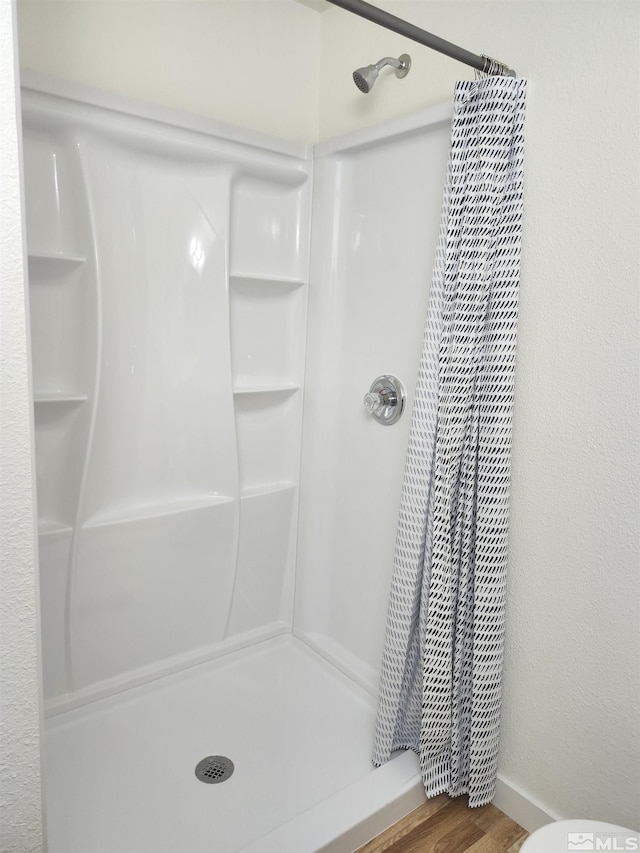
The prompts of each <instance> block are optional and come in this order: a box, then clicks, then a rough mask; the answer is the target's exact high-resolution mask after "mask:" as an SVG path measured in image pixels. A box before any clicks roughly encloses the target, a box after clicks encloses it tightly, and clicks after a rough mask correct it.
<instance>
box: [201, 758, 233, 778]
mask: <svg viewBox="0 0 640 853" xmlns="http://www.w3.org/2000/svg"><path fill="white" fill-rule="evenodd" d="M232 773H233V761H232V760H231V759H230V758H227V757H226V755H208V756H207V757H206V758H203V759H202V761H199V762H198V764H197V765H196V776H197V777H198V779H199V780H200V781H201V782H206V783H207V784H208V785H215V784H216V783H217V782H226V781H227V779H228V778H229V776H231V774H232Z"/></svg>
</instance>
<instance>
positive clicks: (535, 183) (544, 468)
mask: <svg viewBox="0 0 640 853" xmlns="http://www.w3.org/2000/svg"><path fill="white" fill-rule="evenodd" d="M379 5H383V6H385V7H386V8H388V9H389V10H390V11H392V12H394V13H395V14H398V15H401V16H404V17H406V18H407V19H408V20H411V21H413V22H414V23H416V24H418V25H420V26H423V27H424V28H425V29H428V30H431V31H432V32H434V33H437V34H438V35H440V36H442V37H444V38H448V39H450V40H452V41H456V42H458V43H459V44H461V45H463V46H465V47H467V48H468V49H469V50H472V51H476V52H478V53H482V52H486V53H491V54H494V55H495V56H496V57H498V58H500V59H502V60H503V61H505V62H508V63H511V64H512V65H514V66H515V67H516V69H517V70H518V72H519V74H521V75H522V76H526V77H528V78H529V80H530V84H529V96H528V110H527V128H526V155H525V164H526V174H527V182H526V187H525V193H526V194H525V229H524V245H523V259H522V290H521V294H522V295H521V322H520V335H519V354H518V366H517V377H516V407H515V427H514V447H513V487H512V529H511V545H510V563H511V565H510V589H509V607H508V614H507V632H508V635H507V649H506V671H505V688H504V715H503V738H502V751H501V760H500V766H501V773H502V775H503V776H504V777H505V778H506V779H507V780H509V781H510V782H512V783H515V784H516V785H517V786H518V787H519V788H521V789H522V790H523V791H524V792H525V793H526V794H527V795H528V796H530V797H532V798H533V799H536V800H538V801H540V802H541V803H542V804H544V805H545V806H546V807H547V808H548V809H549V810H551V811H552V812H556V813H558V814H559V815H561V816H576V817H580V816H591V817H593V818H600V819H606V820H611V821H615V822H620V823H623V824H627V825H630V826H637V825H638V824H640V815H639V799H640V792H639V774H638V767H639V766H640V721H639V717H638V709H639V705H640V703H639V698H640V697H639V692H640V691H639V683H638V678H639V675H638V674H639V671H640V666H639V661H638V604H639V601H640V591H639V586H638V584H639V579H638V550H639V549H638V519H639V513H638V423H639V417H638V415H639V412H638V332H639V325H638V281H639V275H638V272H639V270H638V239H639V235H640V220H639V215H638V214H639V211H638V198H639V186H638V168H639V158H638V150H639V148H638V131H639V126H640V122H639V109H638V107H639V104H638V34H639V32H640V7H639V6H638V5H637V4H635V3H615V2H602V3H591V2H579V3H566V2H506V3H499V2H483V3H478V2H445V3H442V2H434V3H431V2H415V0H412V1H410V2H384V0H383V2H382V3H379ZM322 26H323V54H322V55H323V63H322V68H323V72H322V88H321V97H320V100H321V125H320V131H321V136H322V137H328V136H331V135H332V134H334V133H337V132H343V131H346V130H351V129H354V128H356V127H360V126H362V125H363V124H371V123H374V122H377V121H380V120H383V119H386V118H389V117H391V116H394V115H397V114H400V113H402V112H405V111H407V110H410V109H416V108H418V107H420V106H424V105H425V104H427V103H428V102H432V101H437V100H440V99H442V98H445V97H450V95H451V92H452V88H453V82H454V79H455V77H456V76H457V75H460V76H464V77H468V76H470V75H471V74H472V73H473V72H472V71H470V70H469V69H466V68H465V67H463V66H460V65H458V64H457V63H455V62H453V61H452V60H449V59H447V58H446V57H442V56H439V55H437V54H435V53H432V52H430V51H427V50H424V49H422V48H420V47H418V46H417V45H411V44H409V43H407V42H406V41H405V40H403V39H401V38H400V37H398V36H395V35H393V34H391V33H385V32H382V31H381V30H379V29H377V28H375V27H374V26H373V25H371V24H368V23H367V22H365V21H361V20H360V19H357V18H355V17H353V16H350V15H348V14H347V13H345V12H343V11H342V10H339V9H333V10H331V11H329V12H327V13H326V14H324V15H323V16H322ZM407 50H408V52H410V53H411V54H412V56H413V59H414V65H413V69H412V71H411V73H410V74H409V76H408V77H407V78H406V79H405V80H396V79H395V78H394V77H390V78H389V79H384V78H383V76H382V74H381V76H380V79H379V80H378V82H377V83H376V88H375V89H374V90H373V92H372V93H371V95H368V96H366V97H365V96H363V95H361V94H359V93H358V92H357V91H356V89H355V87H354V86H353V85H352V84H351V82H350V80H349V75H350V73H351V70H352V69H353V68H354V67H355V66H357V65H360V64H366V63H369V62H374V61H376V60H377V59H379V58H380V56H383V55H385V54H389V53H392V54H393V53H395V54H396V55H397V54H398V53H400V52H403V51H407ZM367 99H368V100H367Z"/></svg>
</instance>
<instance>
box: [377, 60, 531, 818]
mask: <svg viewBox="0 0 640 853" xmlns="http://www.w3.org/2000/svg"><path fill="white" fill-rule="evenodd" d="M525 90H526V81H524V80H514V79H511V78H506V77H488V78H486V79H483V80H478V81H464V82H460V83H458V84H457V86H456V93H455V103H454V112H453V125H452V135H451V151H450V154H449V163H448V168H447V180H446V186H445V191H444V201H443V209H442V219H441V226H440V234H439V239H438V246H437V250H436V258H435V264H434V273H433V283H432V287H431V293H430V297H429V309H428V314H427V324H426V330H425V340H424V348H423V353H422V358H421V363H420V371H419V375H418V382H417V386H416V395H415V402H414V410H413V418H412V422H411V432H410V437H409V446H408V451H407V460H406V466H405V474H404V482H403V487H402V500H401V507H400V516H399V521H398V530H397V537H396V549H395V558H394V573H393V580H392V588H391V595H390V602H389V612H388V617H387V631H386V640H385V650H384V656H383V662H382V674H381V683H380V698H379V705H378V716H377V723H376V741H375V748H374V755H373V760H374V763H375V764H382V763H384V762H385V761H387V760H388V759H389V757H390V755H391V752H392V751H393V750H395V749H412V750H414V751H415V752H417V753H418V755H419V757H420V767H421V772H422V778H423V782H424V787H425V791H426V793H427V796H435V795H436V794H439V793H442V792H444V791H446V792H448V793H449V794H450V795H451V796H457V795H459V794H463V793H468V794H469V804H470V805H471V806H481V805H484V804H485V803H488V802H489V801H490V800H491V799H492V797H493V794H494V791H495V782H496V772H497V753H498V741H499V724H500V701H501V686H502V685H501V682H502V657H503V639H504V604H505V573H506V557H507V531H508V520H509V517H508V510H509V478H510V451H511V415H512V408H513V380H514V363H515V353H516V328H517V316H518V278H519V263H520V240H521V222H522V166H523V124H524V107H525Z"/></svg>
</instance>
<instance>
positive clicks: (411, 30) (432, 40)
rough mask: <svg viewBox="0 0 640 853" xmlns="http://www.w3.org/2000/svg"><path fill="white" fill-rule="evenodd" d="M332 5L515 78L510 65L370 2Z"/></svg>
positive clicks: (358, 0) (477, 66) (481, 67)
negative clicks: (465, 47)
mask: <svg viewBox="0 0 640 853" xmlns="http://www.w3.org/2000/svg"><path fill="white" fill-rule="evenodd" d="M328 2H329V3H331V4H332V5H333V6H340V8H342V9H346V10H347V11H348V12H353V13H354V15H360V17H361V18H366V19H367V20H368V21H373V23H374V24H379V25H380V26H381V27H386V29H388V30H392V31H393V32H394V33H398V34H399V35H401V36H406V38H409V39H411V40H412V41H417V42H418V43H419V44H423V45H424V46H425V47H430V48H431V49H432V50H437V51H438V53H444V54H445V55H446V56H450V57H451V58H452V59H457V60H458V61H459V62H464V64H465V65H470V66H471V67H472V68H475V69H476V70H477V71H482V72H485V73H486V72H489V71H491V70H492V64H493V69H495V67H496V65H497V66H499V71H500V73H501V74H504V75H505V76H507V77H515V76H516V72H515V71H513V70H512V69H511V68H507V66H506V65H504V63H502V62H497V60H494V59H491V58H490V57H488V56H477V55H476V54H475V53H471V52H470V51H468V50H465V49H464V48H463V47H458V45H457V44H452V43H451V42H450V41H445V39H441V38H440V37H439V36H434V35H433V33H428V32H427V31H426V30H423V29H421V28H420V27H416V26H415V25H414V24H410V23H409V22H408V21H405V20H404V19H403V18H398V17H397V16H396V15H391V14H390V13H389V12H385V11H383V10H382V9H378V7H377V6H372V5H371V3H365V2H364V0H328Z"/></svg>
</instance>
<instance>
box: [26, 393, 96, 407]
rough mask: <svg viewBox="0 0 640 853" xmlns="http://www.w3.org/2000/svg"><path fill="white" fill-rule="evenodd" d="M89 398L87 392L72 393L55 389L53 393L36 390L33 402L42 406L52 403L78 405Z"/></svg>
mask: <svg viewBox="0 0 640 853" xmlns="http://www.w3.org/2000/svg"><path fill="white" fill-rule="evenodd" d="M87 399H88V398H87V395H86V394H71V393H68V392H66V391H54V392H52V393H41V392H36V393H34V395H33V402H34V403H35V404H36V406H40V405H43V404H45V405H49V404H51V403H53V404H61V403H64V404H66V405H77V404H78V403H86V402H87Z"/></svg>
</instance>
